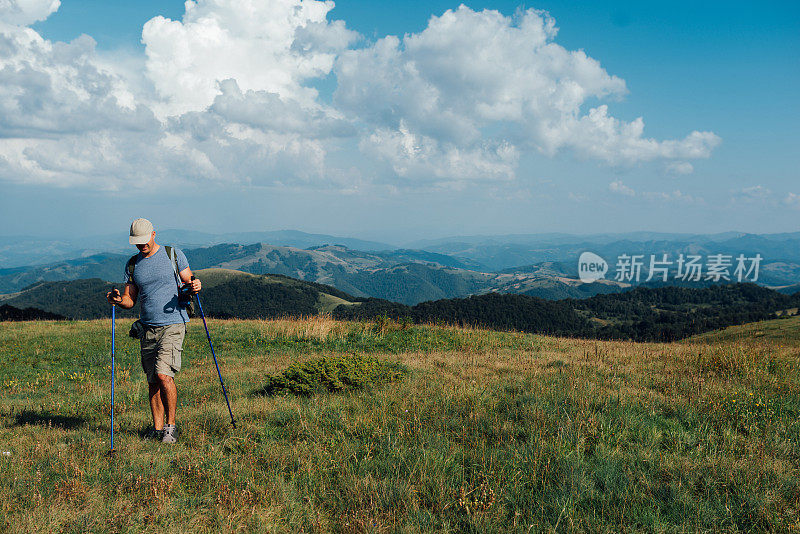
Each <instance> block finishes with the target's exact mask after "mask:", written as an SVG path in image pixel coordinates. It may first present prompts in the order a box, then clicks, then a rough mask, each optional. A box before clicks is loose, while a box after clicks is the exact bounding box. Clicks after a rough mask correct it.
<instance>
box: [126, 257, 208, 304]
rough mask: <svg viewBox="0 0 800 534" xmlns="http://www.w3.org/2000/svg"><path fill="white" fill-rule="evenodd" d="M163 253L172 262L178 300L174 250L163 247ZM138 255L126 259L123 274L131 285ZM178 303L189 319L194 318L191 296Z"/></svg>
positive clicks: (178, 280)
mask: <svg viewBox="0 0 800 534" xmlns="http://www.w3.org/2000/svg"><path fill="white" fill-rule="evenodd" d="M163 247H164V252H166V253H167V256H168V257H169V259H170V260H171V261H172V273H173V274H174V275H175V283H176V284H177V285H178V296H179V299H180V289H181V280H180V278H179V277H178V258H177V256H175V249H174V248H172V247H171V246H169V245H163ZM138 257H139V255H138V254H134V255H133V256H131V257H130V259H128V263H126V264H125V273H127V275H128V280H129V281H130V282H131V283H133V270H134V269H135V268H136V258H138ZM179 302H180V303H181V304H182V306H183V308H185V309H186V314H187V315H188V316H189V317H194V316H195V312H194V300H192V298H191V296H190V297H189V300H188V301H185V302H181V301H180V300H179Z"/></svg>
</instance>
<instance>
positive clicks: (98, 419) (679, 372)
mask: <svg viewBox="0 0 800 534" xmlns="http://www.w3.org/2000/svg"><path fill="white" fill-rule="evenodd" d="M128 322H129V321H125V324H124V326H125V327H127V326H128V325H127V323H128ZM118 326H119V327H120V330H121V331H122V332H120V333H119V334H118V336H119V337H118V338H117V390H116V395H117V399H116V400H117V402H116V411H115V414H116V448H117V454H116V456H115V457H114V458H107V457H106V456H105V453H106V451H107V450H108V448H109V442H108V438H109V422H110V420H109V415H110V402H109V401H110V383H109V372H110V369H109V364H110V360H109V349H110V345H109V332H110V322H109V321H84V322H54V323H51V322H39V323H3V324H2V327H1V328H0V362H2V364H3V365H2V366H0V385H2V386H3V389H2V394H0V452H2V453H3V454H2V455H0V480H2V481H3V484H0V530H6V531H10V532H58V531H65V532H86V531H89V532H142V531H146V532H163V531H166V532H186V531H192V532H219V531H223V532H232V531H237V532H298V531H304V532H476V533H477V532H542V531H544V532H547V531H559V532H564V531H573V532H585V531H590V532H618V531H623V530H624V531H641V532H696V531H722V532H733V531H769V530H773V531H790V530H796V529H798V528H800V477H799V475H800V465H799V464H800V424H799V423H798V416H800V381H798V378H800V377H798V365H797V364H798V359H800V335H798V333H800V323H798V322H797V321H795V322H789V320H776V321H772V322H768V323H760V324H758V325H751V326H750V327H749V328H750V330H749V331H748V330H747V329H746V328H742V327H738V328H739V329H740V330H739V331H737V332H738V333H737V334H736V335H732V334H729V333H728V334H725V333H718V334H716V335H717V336H718V337H717V338H713V339H709V338H704V339H702V340H696V341H692V342H682V343H675V344H637V343H624V342H595V341H589V340H571V339H559V338H548V337H540V336H535V335H524V334H517V333H508V332H505V333H504V332H493V331H488V330H477V329H457V328H447V327H438V326H411V325H399V324H396V323H393V322H391V321H379V322H377V323H375V324H367V323H340V322H335V321H331V320H329V319H325V318H309V319H306V320H283V321H211V322H210V323H209V327H210V329H211V332H212V336H213V340H214V343H215V349H216V351H217V355H218V357H219V359H220V363H221V366H222V370H223V374H224V377H225V379H226V386H227V387H228V391H229V395H230V397H231V401H232V406H233V410H234V413H235V414H236V415H237V420H238V423H239V428H237V429H235V430H234V429H232V428H231V426H230V421H229V418H228V414H227V409H226V407H225V403H224V400H223V399H222V395H221V392H220V389H219V382H218V380H217V378H216V370H215V369H214V366H213V362H212V361H211V358H210V354H209V353H208V347H207V345H206V343H205V333H204V331H203V330H202V326H201V325H199V324H198V323H197V322H194V323H193V324H192V325H191V327H190V334H189V336H188V337H187V340H186V343H185V351H184V358H183V360H184V370H183V371H182V372H181V373H180V374H179V375H178V378H177V382H178V391H179V404H180V407H179V411H178V422H179V425H180V427H181V430H182V434H181V436H180V441H179V443H178V444H177V445H176V446H172V447H170V446H165V445H161V444H160V443H152V442H145V441H142V440H141V438H140V432H141V431H142V430H143V429H144V428H145V427H146V426H147V425H148V418H149V411H148V409H147V403H146V402H147V401H146V385H145V383H144V379H143V373H142V371H141V369H140V367H139V362H138V345H137V344H136V342H134V341H133V340H131V339H129V338H127V337H124V336H123V334H124V332H126V331H127V329H126V328H123V325H122V323H120V324H119V325H118ZM759 329H760V330H762V331H769V332H774V335H773V334H770V335H763V336H760V335H759V336H756V335H754V333H755V332H757V331H759ZM748 332H749V334H748ZM352 358H355V361H357V362H361V363H360V364H359V365H361V364H364V365H367V364H366V363H365V362H372V363H369V365H367V366H366V367H365V368H366V369H370V368H371V367H370V366H371V365H376V366H378V367H381V366H385V367H387V368H392V367H393V366H400V367H402V368H404V369H407V370H408V371H409V373H408V374H407V375H405V376H404V377H403V378H402V379H400V380H393V381H390V382H388V383H376V384H374V385H373V386H372V387H367V388H362V389H354V390H351V391H344V392H338V393H325V392H322V393H317V394H315V395H313V396H296V395H292V394H284V395H276V396H264V395H263V394H262V393H263V389H264V388H265V386H267V385H269V384H270V383H271V381H272V380H273V379H274V377H275V376H286V375H281V373H283V372H284V371H286V370H287V369H290V368H293V369H302V368H304V367H303V366H304V365H311V366H312V367H313V366H314V365H319V362H320V361H325V362H329V363H330V362H341V361H347V362H350V363H351V364H352V361H353V360H351V359H352ZM314 362H316V363H314ZM312 364H313V365H312ZM334 367H335V366H334ZM359 373H360V371H359V372H356V375H357V376H362V375H361V374H359ZM6 452H7V453H8V454H4V453H6Z"/></svg>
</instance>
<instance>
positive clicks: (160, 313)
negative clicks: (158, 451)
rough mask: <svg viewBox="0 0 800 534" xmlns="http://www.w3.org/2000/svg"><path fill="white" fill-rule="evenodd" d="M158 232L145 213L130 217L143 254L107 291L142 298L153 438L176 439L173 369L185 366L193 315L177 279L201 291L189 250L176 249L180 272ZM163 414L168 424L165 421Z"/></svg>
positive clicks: (117, 300) (125, 301) (118, 299)
mask: <svg viewBox="0 0 800 534" xmlns="http://www.w3.org/2000/svg"><path fill="white" fill-rule="evenodd" d="M155 238H156V232H155V231H154V230H153V225H152V224H151V223H150V221H148V220H147V219H136V220H135V221H133V223H131V232H130V243H131V244H132V245H136V248H138V249H139V254H137V255H136V256H134V257H133V258H131V261H130V262H129V264H128V265H127V266H126V269H125V279H126V283H125V289H124V292H123V293H122V295H120V293H119V290H116V289H115V290H114V291H113V294H112V292H108V293H107V294H106V298H107V299H108V301H109V302H110V303H111V304H116V305H117V306H120V307H122V308H126V309H129V308H132V307H133V306H134V305H135V304H136V300H137V299H141V303H142V307H141V313H140V321H141V323H143V325H144V332H143V333H142V335H141V337H140V338H139V341H140V343H141V355H142V368H143V369H144V372H145V374H146V375H147V382H148V386H149V389H150V411H151V413H152V415H153V428H152V429H151V430H150V432H149V433H148V437H149V438H151V439H152V438H160V439H161V441H162V442H163V443H175V442H176V441H177V440H178V433H177V427H176V426H175V409H176V406H177V404H178V392H177V388H176V387H175V380H174V377H175V373H177V372H178V371H180V369H181V351H182V350H183V339H184V337H185V335H186V323H188V322H189V316H188V315H187V313H186V310H185V309H184V307H183V306H181V305H180V303H179V299H178V289H179V283H178V278H179V279H180V281H181V284H190V285H191V291H192V293H197V292H198V291H200V288H201V284H200V280H192V271H191V269H189V262H188V261H187V260H186V256H185V255H184V254H183V252H182V251H180V250H179V249H173V251H174V253H175V259H176V260H177V272H178V274H177V275H176V273H175V271H176V269H175V267H174V264H173V262H172V259H171V258H170V257H169V256H168V255H167V252H166V250H165V248H164V247H163V246H161V245H159V244H158V243H156V241H155ZM164 415H166V418H167V424H166V426H165V425H164Z"/></svg>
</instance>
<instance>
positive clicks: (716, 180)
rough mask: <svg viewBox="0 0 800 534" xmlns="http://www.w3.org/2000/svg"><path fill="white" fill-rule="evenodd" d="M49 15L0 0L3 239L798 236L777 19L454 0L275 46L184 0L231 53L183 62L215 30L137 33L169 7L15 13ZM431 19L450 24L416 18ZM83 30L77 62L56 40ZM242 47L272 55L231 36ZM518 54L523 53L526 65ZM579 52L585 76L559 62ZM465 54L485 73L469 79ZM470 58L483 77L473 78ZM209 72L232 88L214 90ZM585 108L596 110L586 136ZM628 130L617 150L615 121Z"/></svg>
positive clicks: (345, 15)
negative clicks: (260, 234) (141, 234)
mask: <svg viewBox="0 0 800 534" xmlns="http://www.w3.org/2000/svg"><path fill="white" fill-rule="evenodd" d="M49 1H50V0H26V1H25V2H23V1H22V0H19V2H20V6H21V9H22V12H25V10H26V9H28V10H31V11H30V13H32V14H31V15H29V16H27V18H26V17H22V18H20V17H19V16H18V15H13V16H11V17H12V18H8V17H9V16H7V17H6V18H7V20H8V21H10V22H13V23H16V26H15V27H14V28H16V29H14V28H12V27H9V26H3V27H2V28H3V30H2V31H3V32H4V33H5V34H6V35H7V36H11V37H9V38H10V39H12V40H13V39H16V41H14V42H17V43H25V44H24V45H23V44H20V45H19V46H18V47H17V52H16V54H17V57H15V56H14V52H13V51H10V49H8V48H6V49H3V50H0V65H4V66H6V72H9V71H10V70H13V69H17V72H18V73H19V72H20V69H21V68H22V67H20V65H21V64H23V59H24V60H26V61H28V64H29V65H33V67H32V70H36V69H39V72H38V74H39V75H41V76H50V77H51V83H50V84H49V85H48V87H50V88H49V89H43V88H42V87H40V86H36V85H35V84H36V83H37V82H36V81H35V79H34V78H26V77H23V76H21V75H18V76H16V77H15V78H13V84H15V85H14V86H13V87H14V88H15V90H16V92H14V91H11V89H9V91H10V93H9V94H12V95H14V96H13V99H17V101H16V102H17V103H16V105H15V106H10V105H9V106H6V107H4V108H2V109H0V136H2V137H0V158H3V157H4V158H5V159H6V161H8V164H7V165H6V166H5V167H2V166H0V188H2V191H3V195H2V200H0V223H2V233H3V234H6V235H9V234H33V235H50V236H58V235H65V234H73V233H106V232H107V231H109V230H110V229H112V228H115V227H121V228H122V229H123V230H122V231H124V228H125V225H126V224H127V222H128V221H129V220H130V219H131V218H133V217H136V216H147V217H149V218H151V219H152V220H153V221H154V222H155V223H156V226H157V227H159V226H160V227H163V228H167V227H170V228H175V227H180V228H190V227H191V228H195V229H198V230H204V231H219V232H223V231H237V230H260V229H265V230H267V229H280V228H297V229H300V230H305V231H312V232H326V233H335V234H348V235H355V236H359V237H365V238H371V239H379V240H383V241H392V242H398V243H402V242H404V241H410V240H413V239H418V238H428V237H439V236H443V235H452V234H474V233H526V232H532V233H535V232H550V231H566V232H574V233H590V232H599V231H616V232H623V231H635V230H660V231H681V232H697V233H707V232H715V231H725V230H741V231H751V232H762V233H766V232H782V231H797V230H800V223H799V222H798V221H799V220H800V217H798V216H799V215H800V181H799V180H798V168H800V165H798V164H797V159H798V158H797V156H796V152H797V149H796V147H797V145H798V141H800V131H798V130H799V129H800V128H799V127H798V124H800V122H799V121H798V119H800V106H798V104H797V102H796V96H795V95H796V94H797V90H798V87H799V86H800V84H798V81H800V72H799V70H800V68H799V65H798V61H797V57H798V52H800V37H798V36H799V35H800V32H798V30H799V29H800V8H799V7H798V6H797V4H795V3H788V2H767V3H754V2H738V3H737V2H725V3H723V2H699V3H698V2H670V3H667V2H604V3H599V2H592V3H582V4H576V3H574V2H552V1H546V2H538V3H533V4H527V3H526V4H518V3H513V2H477V3H466V4H465V6H466V7H465V8H462V9H460V10H459V9H458V7H459V4H457V3H453V2H441V1H433V2H391V3H375V2H344V1H342V2H337V3H336V6H335V8H333V9H332V10H330V11H329V12H327V13H325V12H324V11H325V10H324V9H323V10H322V15H320V13H319V12H316V13H311V14H309V15H308V20H301V21H300V23H301V24H306V23H307V22H309V21H312V19H313V21H312V22H313V24H312V25H311V26H309V27H314V28H320V29H319V31H316V30H315V31H316V33H314V32H305V33H303V32H299V33H298V32H297V31H295V30H294V25H295V24H297V21H296V20H295V19H291V16H290V15H287V17H289V18H288V19H281V18H280V13H278V12H279V11H280V10H278V9H273V10H271V11H269V12H260V13H259V12H255V11H254V12H253V14H251V16H249V17H248V18H249V19H253V20H258V24H252V25H249V24H248V23H247V21H245V22H242V20H240V19H237V18H236V16H235V15H236V13H235V12H236V11H237V8H236V3H235V2H231V4H230V6H228V7H229V12H226V11H225V9H226V8H225V4H226V2H217V3H216V8H214V9H211V8H208V9H206V7H204V5H203V4H204V2H203V1H201V2H198V6H199V8H198V12H200V11H202V10H203V9H206V11H203V14H205V16H206V17H207V18H209V19H213V20H215V21H216V22H215V24H217V27H219V28H222V30H223V31H224V32H228V35H232V36H233V37H230V38H229V40H228V41H227V42H226V41H222V42H221V43H222V44H220V46H219V48H215V47H214V46H209V47H208V48H205V49H203V50H202V51H198V52H196V53H194V51H193V50H192V49H191V48H189V50H190V52H187V53H186V54H188V56H187V55H186V54H184V52H182V51H185V50H187V48H186V47H187V46H189V45H191V44H192V43H194V44H195V45H196V46H200V47H202V46H204V45H203V44H201V45H197V43H208V42H209V40H212V39H213V35H210V34H207V33H204V32H207V31H209V30H208V28H207V27H202V26H201V25H198V24H194V25H192V24H193V23H196V22H197V21H196V20H195V21H192V20H189V19H187V20H184V21H183V24H181V25H177V23H175V24H173V25H172V26H170V25H169V24H161V25H159V24H155V23H154V22H150V23H148V21H151V20H152V19H153V18H154V17H157V16H159V15H160V16H163V17H165V18H167V19H172V20H174V21H181V18H182V17H183V16H184V5H183V3H182V2H164V1H161V2H135V3H133V2H109V1H105V2H100V1H81V2H70V1H69V0H65V1H64V2H62V4H61V5H60V6H59V7H58V9H57V10H56V11H55V12H53V13H51V14H50V15H49V16H46V14H47V10H48V8H44V11H42V9H43V8H41V6H39V5H37V4H44V3H47V2H49ZM244 3H245V4H246V3H247V2H244ZM289 3H291V2H289ZM267 4H270V2H261V3H258V2H256V3H254V4H253V5H254V6H255V7H254V9H258V7H259V5H260V6H262V7H263V6H265V5H267ZM31 6H32V7H31ZM37 9H38V11H37ZM530 9H535V10H544V11H546V12H547V13H548V14H549V16H550V17H552V19H554V20H555V26H556V27H557V28H558V32H557V33H551V34H548V37H546V38H543V39H544V41H542V42H540V43H539V45H535V43H534V42H535V40H536V39H537V35H538V34H537V33H536V31H534V30H533V29H525V28H531V27H532V24H533V23H534V22H537V23H538V22H541V21H546V20H547V17H546V16H545V15H543V14H536V13H534V12H532V11H531V12H526V10H530ZM447 10H453V11H451V17H450V18H449V19H448V18H446V17H445V18H440V17H442V15H443V13H445V12H446V11H447ZM484 10H497V11H499V12H500V14H502V15H503V16H504V17H505V18H503V17H500V18H497V17H493V16H491V15H490V14H488V12H487V11H484ZM43 13H44V14H43ZM526 13H527V15H526ZM273 15H274V16H273ZM2 16H3V14H2V13H0V20H2ZM13 17H17V18H13ZM270 17H272V18H270ZM315 17H316V18H315ZM320 17H321V18H320ZM431 17H434V18H433V19H432V18H431ZM526 17H527V18H526ZM37 18H40V19H41V18H43V19H44V20H39V21H37V22H34V21H35V19H37ZM525 20H527V21H528V22H530V23H531V24H529V25H528V26H525V24H524V21H525ZM333 21H343V22H344V25H339V26H337V25H336V24H334V23H333ZM437 21H438V22H439V23H438V24H437ZM145 24H148V26H146V27H149V28H150V29H151V31H150V32H149V33H147V32H146V36H145V37H143V27H145ZM429 25H430V26H429ZM493 25H494V26H493ZM25 26H29V27H30V28H32V29H33V30H34V31H35V32H37V33H38V34H39V35H40V36H41V39H43V40H44V42H46V43H50V44H53V43H58V42H71V41H72V42H73V45H72V46H71V47H70V48H68V50H69V51H70V52H69V53H65V52H58V51H57V49H58V47H56V48H53V49H52V50H49V51H44V52H43V51H42V50H41V49H35V50H34V49H33V48H31V49H25V47H26V46H28V47H32V46H34V45H30V43H27V41H24V38H23V37H22V36H23V35H24V33H21V32H22V29H23V28H24V27H25ZM289 26H292V27H291V28H289V30H291V31H290V32H289V33H288V34H287V36H284V37H282V38H281V39H283V40H279V39H278V38H277V37H275V36H276V35H278V34H281V35H282V32H283V31H284V30H285V29H287V28H288V27H289ZM267 27H269V28H271V30H270V31H267V30H266V29H264V28H267ZM489 27H491V28H495V29H494V30H492V31H495V32H497V34H498V35H501V36H502V38H498V39H494V38H493V34H492V31H488V30H486V29H487V28H489ZM484 30H486V31H484ZM15 32H16V33H15ZM291 32H294V33H291ZM465 33H466V34H468V35H469V36H470V37H472V36H474V39H473V40H472V41H470V40H469V39H466V40H465V39H464V35H465ZM82 34H86V35H89V36H91V38H92V39H93V40H94V42H95V43H96V47H95V48H92V47H91V45H87V44H86V42H83V41H81V40H80V39H79V40H78V41H77V42H78V43H79V44H80V46H78V45H75V44H74V43H76V41H74V40H75V39H77V38H79V36H81V35H82ZM406 35H408V36H410V40H406V39H404V36H406ZM387 36H388V37H387ZM391 36H397V38H398V40H397V46H396V47H394V48H392V47H391V46H389V45H391V44H392V41H391V39H392V37H391ZM193 39H194V40H193ZM264 39H266V40H267V45H265V46H267V47H268V49H269V50H271V51H272V53H273V55H274V58H272V59H268V60H264V59H263V58H262V57H261V54H260V52H259V48H258V47H257V46H255V45H254V44H253V43H260V42H262V41H263V40H264ZM529 41H530V42H531V43H533V44H531V46H532V47H536V46H541V48H537V52H535V53H532V52H531V53H528V52H530V51H527V52H526V49H527V46H528V44H527V43H528V42H529ZM303 43H305V45H304V46H305V47H306V48H305V49H304V51H303V52H302V54H300V55H297V54H295V55H292V54H289V55H290V56H291V57H292V58H293V59H287V54H288V52H287V50H290V49H291V50H297V49H298V47H299V46H300V45H302V44H303ZM409 43H411V44H410V45H409ZM548 43H549V45H553V46H557V47H558V50H559V51H557V53H556V54H555V55H554V54H551V53H550V52H548V50H549V48H548V46H547V45H548ZM37 46H38V45H37ZM292 46H294V47H295V48H291V47H292ZM382 46H383V48H381V47H382ZM182 47H183V48H182ZM226 47H227V48H226ZM282 47H283V48H282ZM448 47H449V48H448ZM504 47H505V48H504ZM54 50H55V51H54ZM381 50H382V51H383V52H381ZM387 50H389V52H387ZM465 50H468V51H470V52H468V53H467V52H465ZM520 50H521V52H519V51H520ZM578 51H583V52H585V56H586V57H587V58H588V59H587V60H586V61H583V62H581V61H577V62H575V64H574V65H572V64H566V65H565V63H564V62H565V61H566V60H565V59H564V58H566V57H571V58H573V59H574V54H575V53H578ZM218 52H219V53H220V54H221V55H222V56H221V59H220V58H214V57H213V56H214V55H215V54H216V53H218ZM147 53H149V54H150V56H148V55H147ZM380 53H383V54H389V55H388V56H387V55H384V56H381V57H383V59H385V58H386V57H390V59H389V60H387V61H383V60H380V61H379V60H378V59H376V58H378V57H379V55H380ZM3 54H5V57H4V56H3ZM26 54H27V55H26ZM181 54H184V55H183V56H182V55H181ZM224 54H228V55H229V57H230V58H231V62H232V63H235V65H232V66H230V68H228V65H226V64H225V57H224ZM469 54H477V55H481V54H486V56H487V58H488V60H487V62H485V63H480V61H476V64H474V65H472V64H470V61H469ZM492 55H495V56H496V57H497V65H498V67H499V68H498V70H497V71H496V72H494V73H493V74H491V75H489V74H485V73H484V72H482V71H481V70H480V68H484V67H485V68H486V69H489V68H490V67H491V66H492ZM153 57H158V58H159V61H155V60H153ZM298 57H299V59H298ZM451 57H452V58H453V59H452V62H451V61H449V60H448V58H451ZM31 58H33V59H31ZM59 61H64V62H66V64H67V65H68V66H69V68H70V69H74V74H73V75H72V76H71V77H69V78H68V79H61V78H58V76H62V74H60V72H62V71H61V70H59V69H56V68H55V66H56V65H57V64H58V62H59ZM428 62H430V65H428V66H427V67H426V63H428ZM87 65H89V66H90V70H86V69H87ZM187 65H188V66H187ZM420 65H421V66H422V67H421V68H420V69H419V72H418V73H417V74H414V75H408V74H407V73H408V72H409V69H412V70H413V69H414V68H416V66H420ZM592 65H596V66H597V69H600V70H597V69H595V68H594V67H592ZM396 68H400V69H401V70H399V71H398V70H393V69H396ZM426 68H427V70H425V69H426ZM304 69H305V70H304ZM489 70H490V69H489ZM528 71H535V72H540V73H541V76H543V77H544V78H546V80H545V81H546V82H547V83H544V84H543V85H542V86H541V87H540V86H539V78H538V77H537V76H538V75H530V76H528V75H526V74H525V73H526V72H528ZM260 72H265V73H266V72H268V73H269V74H268V75H267V74H264V75H260ZM401 72H403V73H406V74H398V73H401ZM487 72H488V70H487ZM498 73H499V74H498ZM506 76H507V79H506ZM187 77H188V78H190V79H192V80H194V82H192V83H195V82H196V84H199V85H192V86H187V85H186V84H185V80H186V79H187ZM492 77H493V78H492ZM223 78H230V79H233V80H235V81H236V84H234V85H229V86H227V89H225V90H224V91H223V89H214V87H218V85H214V84H216V83H217V82H218V81H221V79H223ZM27 80H33V81H30V82H29V81H27ZM276 80H277V81H276ZM459 80H469V81H466V82H464V84H465V85H459V83H460V82H459ZM26 83H30V84H33V85H31V87H26V86H25V84H26ZM81 84H84V85H85V86H83V87H82V86H81ZM202 84H205V85H202ZM470 84H471V85H470ZM504 84H505V85H504ZM526 84H527V85H526ZM76 86H77V87H76ZM528 86H530V88H531V89H530V94H528V92H527V90H526V87H528ZM198 87H205V93H203V90H202V89H197V88H198ZM576 87H577V89H576ZM308 88H313V89H316V90H317V92H316V93H309V92H308ZM570 88H571V89H570ZM62 89H63V90H62ZM574 91H579V94H580V95H582V96H580V97H575V92H574ZM387 92H391V97H389V96H387V95H386V93H387ZM432 92H433V93H435V95H436V96H435V97H431V94H432ZM559 92H563V94H562V93H559ZM223 93H224V94H223ZM21 94H26V95H27V96H26V98H22V97H21V96H20V95H21ZM111 94H113V95H115V96H114V97H115V98H117V100H116V101H115V100H111V101H110V100H109V98H110V97H109V96H108V95H111ZM71 95H77V96H75V97H71ZM86 95H90V96H86ZM487 95H489V96H487ZM508 95H511V96H508ZM429 97H430V98H431V100H430V101H426V100H425V99H426V98H429ZM576 98H577V99H576ZM81 99H83V100H81ZM462 99H463V100H464V101H463V102H461V100H462ZM565 99H566V102H567V103H566V104H565V103H564V102H565ZM76 100H80V101H81V105H73V103H74V102H75V101H76ZM109 102H111V103H109ZM114 102H116V104H115V103H114ZM123 102H126V103H127V104H126V105H122V104H121V103H123ZM417 103H418V106H419V107H418V108H416V107H415V106H417ZM426 106H427V107H426ZM599 106H605V108H603V109H604V110H605V111H604V113H603V114H601V115H592V117H594V119H592V120H590V110H591V109H597V108H598V107H599ZM512 108H513V110H514V111H509V110H510V109H512ZM133 109H136V110H137V111H136V112H134V111H132V110H133ZM421 109H430V112H428V111H425V112H423V111H420V110H421ZM520 109H521V110H523V111H522V112H521V113H522V114H521V115H520V114H519V113H518V112H519V110H520ZM54 110H57V111H54ZM309 110H312V111H309ZM254 117H259V119H258V120H255V119H254ZM262 117H266V118H264V119H261V118H262ZM287 117H288V118H287ZM498 117H499V118H498ZM638 117H641V118H642V120H643V121H644V128H643V131H642V132H640V133H636V132H635V131H632V130H630V128H628V127H629V126H630V125H634V126H635V124H634V123H635V121H636V119H637V118H638ZM290 119H291V120H290ZM598 121H599V122H598ZM40 124H41V125H43V126H39V125H40ZM287 124H288V125H287ZM31 125H34V126H31ZM634 130H635V128H634ZM310 131H313V132H316V133H314V134H313V135H310V134H308V132H310ZM231 132H233V133H231ZM692 132H700V133H701V134H702V135H700V136H696V137H692ZM4 145H5V147H4Z"/></svg>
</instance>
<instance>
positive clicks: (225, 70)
mask: <svg viewBox="0 0 800 534" xmlns="http://www.w3.org/2000/svg"><path fill="white" fill-rule="evenodd" d="M333 6H334V4H333V2H318V1H315V0H197V1H191V0H190V1H188V2H186V12H185V14H184V16H183V18H182V20H180V21H176V20H170V19H167V18H164V17H155V18H153V19H151V20H149V21H148V22H147V23H146V24H145V25H144V28H143V31H142V42H143V43H144V45H145V50H146V54H147V74H148V76H149V77H150V79H151V80H152V81H153V83H154V84H155V87H156V89H157V91H158V93H159V95H160V96H161V97H162V98H163V99H164V102H162V103H161V104H163V105H159V106H157V107H158V108H159V109H160V111H162V112H163V113H164V114H169V115H174V114H179V113H182V112H185V111H200V110H203V109H205V108H206V107H208V106H209V105H211V103H212V102H213V101H214V98H215V97H216V95H218V94H219V92H220V91H219V87H218V83H219V82H220V81H222V80H226V79H233V80H236V83H237V84H238V85H239V87H240V88H242V89H244V90H254V91H259V90H262V91H267V92H270V93H275V94H277V95H279V96H280V97H281V98H283V99H291V100H297V101H299V102H302V103H303V104H305V105H306V106H314V105H316V97H317V91H316V90H315V89H313V88H310V87H307V86H304V85H303V82H305V81H306V80H309V79H311V78H318V77H324V76H326V75H327V74H328V73H329V72H330V71H331V69H332V67H333V63H334V60H335V58H336V54H337V53H338V52H339V51H341V50H342V49H344V48H345V47H346V46H348V45H349V44H350V43H351V42H352V41H353V40H354V39H355V37H356V35H357V34H356V33H355V32H351V31H350V30H348V29H347V28H345V25H344V23H343V22H341V21H334V22H329V21H328V20H327V14H328V12H329V11H330V10H331V9H333Z"/></svg>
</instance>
